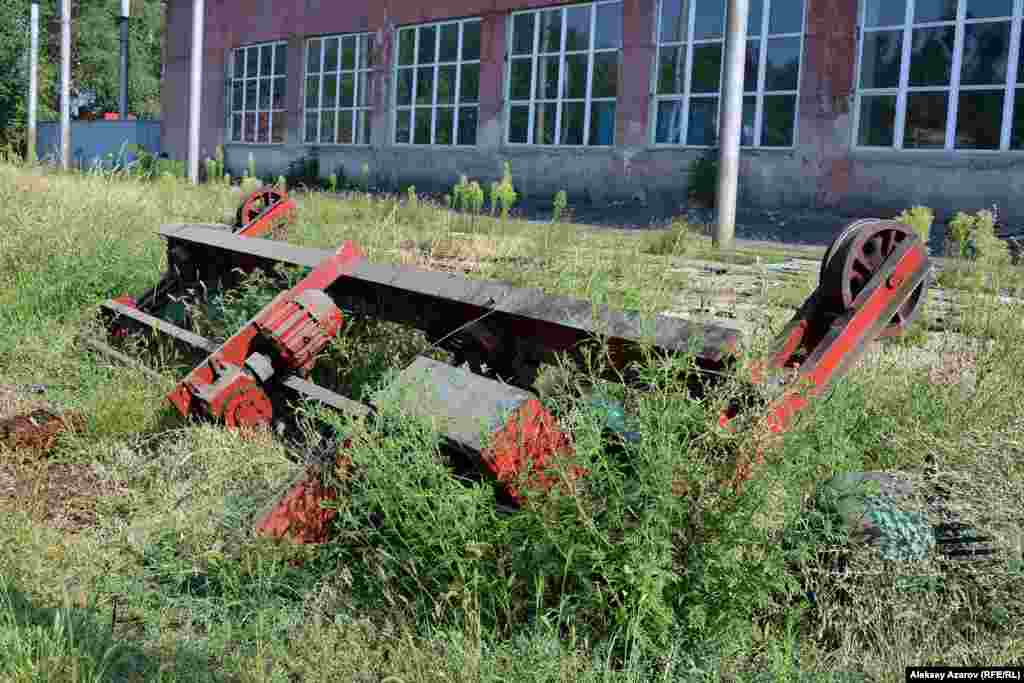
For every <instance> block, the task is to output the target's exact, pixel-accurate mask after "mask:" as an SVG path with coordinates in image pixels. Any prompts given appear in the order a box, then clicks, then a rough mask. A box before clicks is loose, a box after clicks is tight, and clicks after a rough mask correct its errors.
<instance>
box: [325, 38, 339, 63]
mask: <svg viewBox="0 0 1024 683" xmlns="http://www.w3.org/2000/svg"><path fill="white" fill-rule="evenodd" d="M337 70H338V39H337V38H326V39H325V40H324V71H337Z"/></svg>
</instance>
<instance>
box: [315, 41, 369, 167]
mask: <svg viewBox="0 0 1024 683" xmlns="http://www.w3.org/2000/svg"><path fill="white" fill-rule="evenodd" d="M332 40H333V41H336V42H337V46H338V63H337V65H336V66H335V68H334V70H333V71H329V72H325V71H324V62H325V61H326V53H327V46H326V42H327V41H332ZM347 40H353V41H355V53H354V54H355V63H354V64H353V68H351V69H345V68H344V67H343V64H342V57H341V56H342V45H343V44H344V43H345V41H347ZM314 42H315V43H316V44H317V45H318V46H319V47H318V49H319V51H320V59H319V60H318V68H317V70H316V71H315V72H310V71H309V58H310V54H309V52H310V50H311V49H312V46H313V43H314ZM373 47H374V37H373V33H370V32H365V31H364V32H361V33H339V34H333V35H327V36H319V37H315V38H308V39H306V44H305V50H304V56H305V60H304V61H303V100H302V113H303V117H302V144H304V145H321V146H325V145H339V146H346V147H356V146H359V147H365V146H367V145H369V144H370V137H371V131H370V130H369V128H368V127H369V126H370V125H371V121H372V111H373V103H372V102H371V100H370V99H369V98H370V97H371V96H372V90H373V89H372V85H371V84H372V82H373V81H372V79H373V67H374V65H373ZM364 52H365V55H364ZM364 56H365V62H363V61H362V58H363V57H364ZM361 64H364V65H363V66H361ZM346 75H351V76H352V105H351V106H345V107H343V106H341V104H340V102H341V81H342V78H344V77H345V76H346ZM326 76H334V77H335V78H336V79H337V84H336V85H335V95H334V100H335V101H334V103H333V106H326V107H325V106H324V105H325V102H324V87H323V81H324V77H326ZM311 78H316V79H317V106H316V107H312V108H310V107H309V106H308V104H307V103H308V101H309V82H310V79H311ZM361 78H362V79H364V82H365V89H366V90H367V94H366V96H365V103H364V104H359V98H360V96H362V95H363V93H362V90H363V88H361V87H360V79H361ZM324 112H333V113H334V132H333V133H334V134H333V135H331V136H330V139H329V140H326V141H325V140H323V139H322V138H323V132H324V131H323V130H321V128H322V127H323V113H324ZM310 114H315V115H316V117H317V118H316V135H315V136H314V138H315V139H313V140H310V139H309V132H310V131H309V116H310ZM344 114H348V115H349V116H351V117H352V141H351V142H336V140H337V135H338V129H339V125H338V123H339V119H340V117H341V116H342V115H344ZM360 114H361V115H362V116H363V117H364V120H365V121H366V124H365V125H366V126H367V128H366V130H365V132H366V139H365V140H360V139H359V138H360V131H361V129H362V128H363V127H361V126H360V125H359V119H360Z"/></svg>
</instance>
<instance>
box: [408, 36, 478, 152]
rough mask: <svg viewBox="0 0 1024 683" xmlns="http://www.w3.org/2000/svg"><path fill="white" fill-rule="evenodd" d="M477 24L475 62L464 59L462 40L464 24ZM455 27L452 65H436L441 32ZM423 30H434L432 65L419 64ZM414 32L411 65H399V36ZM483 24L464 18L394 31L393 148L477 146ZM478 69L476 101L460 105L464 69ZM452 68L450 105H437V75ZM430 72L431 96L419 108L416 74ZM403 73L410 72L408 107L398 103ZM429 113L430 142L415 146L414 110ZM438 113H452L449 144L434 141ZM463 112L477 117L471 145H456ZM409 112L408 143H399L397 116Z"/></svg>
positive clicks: (446, 63)
mask: <svg viewBox="0 0 1024 683" xmlns="http://www.w3.org/2000/svg"><path fill="white" fill-rule="evenodd" d="M471 23H476V24H478V25H479V26H480V29H481V46H480V50H481V54H480V55H479V56H478V57H477V58H476V59H463V57H462V49H463V36H464V35H465V30H466V29H465V27H466V25H467V24H471ZM452 24H455V25H457V26H458V27H459V37H458V48H457V53H456V58H455V60H454V61H451V60H449V61H445V62H442V61H439V60H440V56H441V28H442V27H443V26H450V25H452ZM425 28H434V29H435V30H436V32H437V33H436V34H435V35H436V39H435V42H434V59H433V61H431V62H427V63H424V64H422V65H421V64H420V61H419V58H420V35H421V34H422V30H423V29H425ZM403 31H413V36H414V39H413V61H412V63H411V64H399V57H400V56H401V47H402V38H401V37H402V32H403ZM482 32H483V21H482V19H481V18H480V17H464V18H460V19H446V20H441V21H432V22H425V23H422V24H411V25H408V26H400V27H396V28H395V29H394V36H395V40H394V54H393V59H392V67H391V78H392V83H393V84H394V85H393V86H392V88H391V89H390V90H391V93H390V95H391V106H390V107H389V109H390V120H391V135H390V139H391V144H393V145H395V146H396V147H439V148H442V149H446V148H449V147H475V146H476V145H477V138H478V135H479V131H480V92H479V87H480V74H479V70H480V69H481V68H482V57H483V42H482ZM473 64H475V65H477V70H478V73H477V98H476V101H475V102H467V103H463V102H462V69H463V67H464V66H467V65H473ZM445 66H454V67H455V90H454V92H453V93H452V103H451V104H450V105H449V104H445V103H441V104H438V101H437V83H438V78H437V75H438V72H439V71H440V69H441V68H442V67H445ZM429 67H432V68H433V75H432V81H431V88H432V90H433V92H432V93H431V101H430V104H418V103H417V102H416V96H417V94H418V93H417V87H418V85H419V76H418V74H419V70H420V69H421V68H429ZM402 71H411V72H412V83H411V86H410V90H409V97H410V100H409V104H408V105H404V104H399V103H398V77H399V73H400V72H402ZM427 109H429V110H430V142H428V143H417V142H416V116H417V113H416V112H417V110H427ZM439 109H451V110H452V131H451V134H452V137H451V140H452V141H451V142H450V143H438V142H437V141H436V133H437V113H438V110H439ZM462 110H475V111H476V113H477V117H476V130H475V131H474V134H473V142H472V143H471V144H468V143H467V144H459V114H460V112H461V111H462ZM406 111H407V112H409V139H408V141H405V142H402V141H399V139H398V116H399V112H406Z"/></svg>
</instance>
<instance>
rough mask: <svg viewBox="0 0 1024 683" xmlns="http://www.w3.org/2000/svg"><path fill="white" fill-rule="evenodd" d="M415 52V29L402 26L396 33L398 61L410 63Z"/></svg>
mask: <svg viewBox="0 0 1024 683" xmlns="http://www.w3.org/2000/svg"><path fill="white" fill-rule="evenodd" d="M415 53H416V29H414V28H403V29H402V30H401V31H400V32H399V33H398V63H399V64H401V65H403V66H404V65H407V64H412V62H413V57H414V56H415Z"/></svg>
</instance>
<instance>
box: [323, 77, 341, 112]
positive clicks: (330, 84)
mask: <svg viewBox="0 0 1024 683" xmlns="http://www.w3.org/2000/svg"><path fill="white" fill-rule="evenodd" d="M323 79H324V80H323V84H324V94H323V99H321V100H320V106H321V107H324V108H331V109H333V108H334V107H337V106H338V76H337V74H327V75H325V76H324V77H323Z"/></svg>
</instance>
